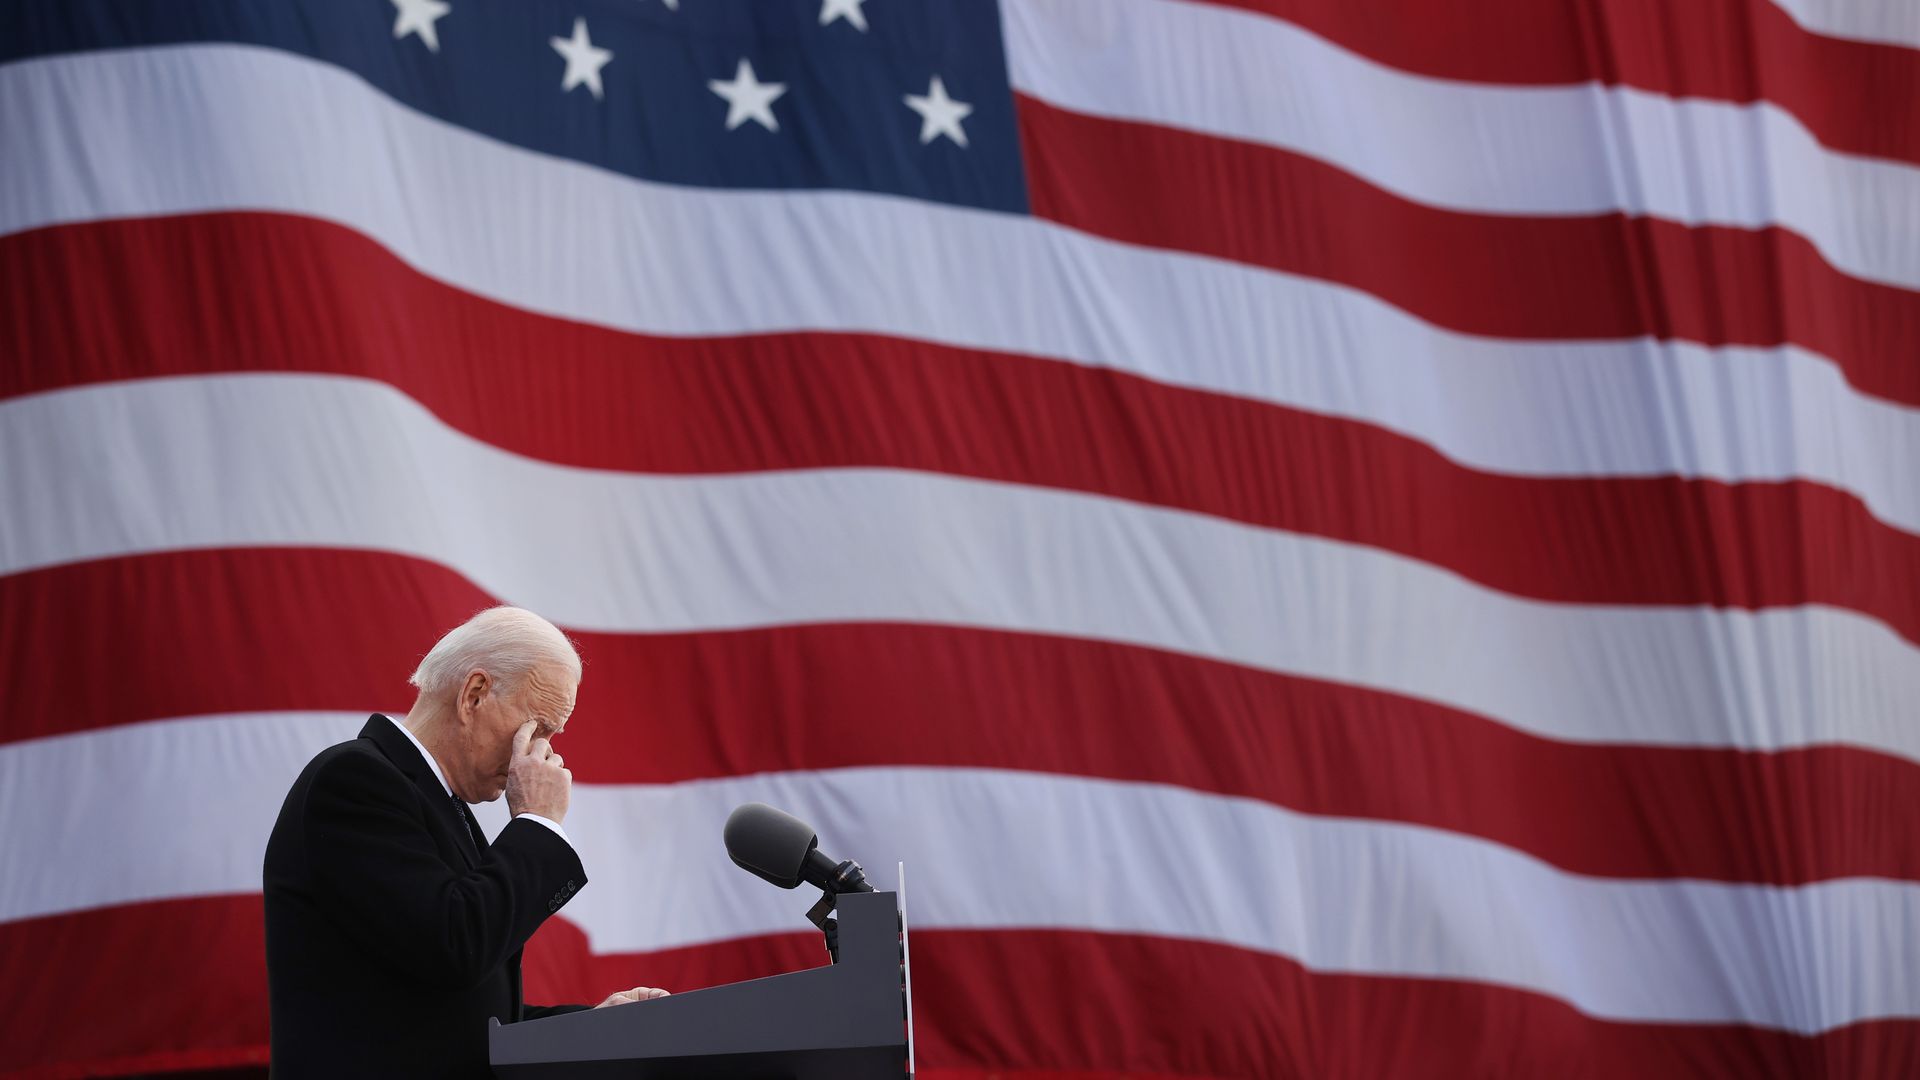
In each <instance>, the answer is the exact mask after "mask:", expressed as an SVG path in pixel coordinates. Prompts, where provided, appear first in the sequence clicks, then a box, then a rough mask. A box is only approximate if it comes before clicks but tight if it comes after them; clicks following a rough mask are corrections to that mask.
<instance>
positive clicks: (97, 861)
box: [0, 714, 1920, 1032]
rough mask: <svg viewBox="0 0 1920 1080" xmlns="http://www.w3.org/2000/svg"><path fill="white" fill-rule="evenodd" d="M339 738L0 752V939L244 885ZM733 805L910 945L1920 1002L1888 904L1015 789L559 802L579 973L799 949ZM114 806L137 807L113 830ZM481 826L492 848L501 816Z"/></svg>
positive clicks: (1852, 1011) (102, 737)
mask: <svg viewBox="0 0 1920 1080" xmlns="http://www.w3.org/2000/svg"><path fill="white" fill-rule="evenodd" d="M363 721H364V716H363V715H284V714H265V715H249V716H227V717H216V718H201V719H193V720H185V721H171V722H162V723H154V724H142V725H133V726H129V727H125V728H118V729H110V730H106V731H99V732H89V733H85V734H79V735H70V736H62V737H58V738H53V739H44V740H39V741H36V742H30V743H20V744H14V745H11V746H5V747H0V812H4V818H5V820H9V821H31V822H33V823H34V827H33V828H30V829H21V830H17V831H15V832H13V833H12V834H11V835H10V836H9V840H8V843H7V844H6V845H5V846H4V847H0V920H11V919H20V918H27V917H31V916H34V915H41V914H52V913H55V912H59V911H71V910H77V909H82V908H87V907H94V906H101V905H107V904H115V903H125V902H130V901H136V900H152V899H159V898H162V897H176V896H198V895H211V894H221V893H232V892H251V891H256V890H258V888H259V885H260V862H261V857H262V854H263V852H264V850H265V844H266V837H267V833H268V831H269V829H270V828H271V824H272V822H273V819H274V817H275V815H276V814H277V813H278V811H279V808H280V804H281V801H282V799H283V797H284V794H285V791H286V788H287V786H288V784H289V783H290V782H291V781H292V779H293V777H294V776H295V775H296V774H297V773H298V771H299V770H300V768H301V767H302V766H303V765H304V763H305V762H306V761H307V760H308V758H309V757H311V755H313V754H314V753H316V752H317V751H318V750H319V749H321V748H322V747H324V746H326V745H328V744H329V743H332V742H335V741H338V740H340V739H343V738H347V737H350V736H351V735H352V734H353V733H354V732H355V731H356V730H357V729H358V725H359V724H360V723H362V722H363ZM583 722H584V721H583ZM182 792H191V793H192V797H191V798H183V797H182V796H181V793H182ZM76 796H79V797H76ZM748 800H760V801H765V802H771V803H773V804H775V805H778V806H782V807H785V808H787V809H789V810H791V811H793V812H794V813H797V814H799V815H801V816H802V817H804V818H806V819H807V820H809V821H810V822H811V823H812V824H813V825H814V826H815V828H816V829H818V830H819V832H820V836H821V846H822V847H823V848H824V849H825V850H827V851H829V852H830V853H832V854H833V855H834V856H836V857H840V858H846V857H851V858H856V859H859V860H861V861H862V862H863V863H864V864H865V865H866V866H868V867H869V868H870V870H871V871H872V872H874V874H875V877H876V880H877V883H878V884H879V885H880V887H882V888H885V887H888V886H890V885H891V884H892V882H891V881H889V880H887V879H888V878H890V877H891V876H892V875H891V874H888V873H887V872H886V871H885V870H884V868H885V867H890V866H892V865H893V864H894V863H895V861H896V860H898V861H904V862H906V863H907V864H908V865H910V866H912V867H913V872H914V874H915V881H916V889H915V894H914V895H915V912H914V915H915V919H916V922H917V924H918V925H919V926H920V927H922V928H1013V927H1045V928H1070V929H1091V930H1100V931H1115V932H1133V933H1149V934H1156V935H1163V936H1168V937H1175V938H1186V939H1197V940H1206V941H1214V942H1221V943H1225V944H1228V945H1234V946H1239V947H1243V948H1248V949H1257V950H1260V951H1263V952H1270V953H1278V954H1281V955H1284V956H1289V957H1293V958H1295V959H1297V960H1299V961H1301V962H1302V963H1304V964H1305V965H1306V966H1307V967H1309V968H1312V969H1314V970H1317V971H1332V972H1354V973H1363V974H1369V975H1410V976H1429V977H1437V978H1451V979H1471V980H1476V981H1485V982H1491V983H1497V984H1501V985H1506V986H1513V987H1520V988H1524V989H1527V990H1533V991H1537V992H1540V993H1543V994H1550V995H1552V996H1554V997H1556V998H1560V999H1562V1000H1565V1001H1568V1002H1570V1003H1572V1004H1573V1005H1574V1006H1576V1007H1577V1008H1579V1009H1581V1010H1582V1011H1584V1012H1587V1013H1590V1014H1592V1015H1596V1016H1603V1017H1609V1018H1616V1019H1623V1020H1647V1021H1673V1022H1695V1023H1720V1022H1728V1023H1751V1024H1759V1025H1764V1026H1769V1027H1780V1028H1786V1029H1790V1030H1794V1031H1803V1032H1813V1031H1820V1030H1824V1029H1827V1028H1830V1027H1834V1026H1838V1025H1842V1024H1846V1023H1851V1022H1854V1021H1859V1020H1867V1019H1874V1018H1880V1017H1892V1016H1915V1015H1920V979H1916V976H1915V972H1914V968H1913V966H1912V965H1911V964H1908V963H1905V962H1904V958H1906V957H1911V956H1913V955H1915V954H1916V950H1920V885H1915V884H1913V883H1910V882H1889V881H1883V880H1876V879H1846V880H1840V881H1829V882H1821V883H1818V884H1812V885H1804V886H1797V887H1791V888H1782V887H1775V886H1761V885H1738V884H1725V883H1712V882H1693V881H1621V880H1611V879H1598V878H1587V877H1582V876H1579V875H1575V874H1569V873H1566V872H1565V871H1561V870H1558V869H1555V868H1553V867H1550V866H1548V865H1546V864H1544V863H1541V862H1539V861H1537V860H1535V859H1532V858H1529V857H1527V856H1525V855H1522V854H1520V853H1517V852H1515V851H1512V850H1510V849H1507V848H1503V847H1501V846H1499V845H1496V844H1492V843H1489V842H1487V841H1484V840H1479V839H1475V838H1471V837H1464V836H1459V835H1456V834H1452V833H1447V832H1442V831H1439V830H1434V829H1427V828H1421V827H1417V826H1409V825H1404V824H1395V823H1382V822H1367V821H1354V820H1348V819H1339V818H1318V817H1312V816H1308V815H1302V814H1297V813H1293V812H1290V811H1287V810H1283V809H1280V808H1278V807H1274V806H1271V805H1267V804H1264V803H1259V802H1256V801H1253V800H1248V799H1237V798H1230V797H1225V796H1219V795H1211V794H1203V793H1198V792H1192V791H1187V790H1182V789H1178V788H1171V787H1165V786H1160V785H1151V784H1126V783H1118V782H1113V781H1100V780H1091V779H1085V778H1078V777H1065V776H1054V775H1046V774H1039V773H1021V772H1004V771H995V770H973V769H933V768H866V769H844V770H831V771H826V772H818V773H776V774H769V775H761V776H751V777H731V778H726V779H721V780H711V781H697V782H688V783H682V784H675V785H663V786H625V785H620V786H613V785H609V786H592V785H582V786H580V787H577V788H576V789H575V791H574V798H573V808H572V810H571V812H570V813H569V814H568V815H567V821H566V827H567V831H568V833H569V834H570V835H571V836H572V837H573V838H574V841H575V843H576V844H577V846H578V850H579V851H580V854H581V857H582V861H583V862H584V863H585V864H586V867H587V874H588V876H589V878H590V883H589V884H588V886H587V887H586V888H585V889H584V890H582V892H581V893H580V894H579V895H578V896H576V897H575V898H574V900H573V901H572V903H570V904H569V905H568V906H567V908H566V910H565V915H566V917H567V918H568V919H569V920H571V921H573V922H575V923H576V924H578V925H579V926H581V927H582V928H583V929H584V930H585V932H586V934H587V937H588V940H589V943H590V945H591V947H592V949H593V950H594V951H595V952H596V953H602V954H605V953H628V952H644V951H652V950H657V949H668V948H675V947H680V946H686V945H694V944H700V943H705V942H712V941H718V940H724V939H728V938H735V937H742V936H747V935H752V934H761V933H772V932H779V931H793V930H800V929H804V924H803V922H802V921H801V913H802V909H803V908H804V907H805V905H806V902H807V900H808V898H807V897H805V896H800V895H797V894H795V893H788V892H782V891H780V890H777V889H774V888H771V887H769V886H767V885H765V884H764V883H762V882H760V881H758V880H756V879H754V878H751V877H749V876H747V875H746V874H745V873H743V872H742V871H740V870H738V869H736V868H735V867H734V866H733V865H732V864H731V863H729V862H728V860H727V858H726V856H725V854H724V851H723V849H722V846H721V843H720V825H721V823H722V822H723V821H724V820H725V819H726V815H727V812H728V811H729V810H731V809H732V808H733V807H734V806H735V805H737V804H739V803H741V802H746V801H748ZM142 807H145V808H165V812H164V813H139V812H133V813H129V812H128V811H129V808H133V809H134V810H136V811H137V810H138V809H139V808H142ZM484 810H485V813H486V816H487V821H488V825H489V831H497V829H498V828H499V826H500V824H501V822H502V819H503V818H504V816H505V811H504V809H502V808H501V807H500V806H499V805H498V804H495V805H492V806H489V807H486V808H484ZM50 812H51V814H52V816H51V817H50V816H49V815H50ZM76 851H84V852H87V853H88V857H87V858H85V859H79V860H76V859H74V858H73V857H72V853H73V852H76ZM661 867H672V868H673V873H671V874H662V873H661V872H660V868H661ZM54 868H58V872H53V870H54Z"/></svg>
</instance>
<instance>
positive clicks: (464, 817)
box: [447, 795, 481, 855]
mask: <svg viewBox="0 0 1920 1080" xmlns="http://www.w3.org/2000/svg"><path fill="white" fill-rule="evenodd" d="M447 798H449V799H452V800H453V812H454V814H455V815H456V816H458V817H459V818H460V824H462V825H465V826H466V827H467V839H469V840H471V841H473V852H474V854H476V855H478V854H479V853H480V848H481V844H480V830H479V828H477V827H476V826H475V825H474V823H473V815H471V814H469V813H467V804H466V803H464V802H461V801H460V796H458V795H448V796H447Z"/></svg>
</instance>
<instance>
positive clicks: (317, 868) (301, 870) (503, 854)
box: [264, 715, 587, 1080]
mask: <svg viewBox="0 0 1920 1080" xmlns="http://www.w3.org/2000/svg"><path fill="white" fill-rule="evenodd" d="M462 814H465V815H466V816H467V817H471V816H472V812H471V811H468V810H466V808H465V806H464V805H462V806H460V807H458V808H456V807H455V805H454V803H453V800H452V799H451V798H449V797H448V795H447V792H446V789H445V788H443V787H441V786H440V781H439V780H438V779H436V778H435V777H434V775H433V770H432V769H431V768H430V767H429V766H428V765H427V762H426V759H425V758H424V757H422V756H421V754H420V751H419V750H417V749H415V748H414V745H413V743H412V742H410V741H409V740H408V739H407V736H406V735H405V734H404V733H402V732H401V731H400V730H399V728H398V727H396V726H395V722H394V721H391V720H389V719H387V718H386V717H384V716H378V715H376V716H374V717H373V718H372V719H371V720H369V721H368V722H367V726H366V727H365V728H363V729H361V731H360V737H359V738H357V739H355V740H353V741H352V742H344V743H341V744H339V745H338V746H331V747H328V748H327V749H326V750H323V751H321V752H320V755H319V756H318V757H316V758H314V759H313V761H311V762H310V763H308V765H307V767H306V769H305V770H304V771H303V772H301V774H300V778H299V779H298V780H296V781H294V783H293V790H291V791H289V792H288V793H287V801H286V803H285V804H284V805H283V806H282V807H281V808H280V818H279V820H278V821H276V822H274V826H273V836H272V838H271V839H269V840H268V841H267V858H266V866H265V874H264V877H265V892H266V912H267V987H268V992H269V997H270V999H271V1007H272V1023H273V1027H272V1041H273V1076H274V1077H275V1078H276V1080H297V1078H300V1077H325V1078H327V1080H338V1078H343V1077H362V1076H366V1077H377V1076H405V1077H485V1076H489V1075H491V1073H490V1070H489V1069H488V1068H487V1019H488V1018H489V1017H496V1016H497V1017H499V1018H500V1021H501V1023H508V1022H511V1021H514V1020H521V1019H532V1018H534V1017H538V1016H543V1015H547V1014H549V1013H553V1012H564V1011H571V1010H573V1009H581V1008H585V1007H586V1006H583V1005H563V1006H556V1007H552V1008H543V1007H540V1006H525V1005H523V1004H522V1003H521V1000H520V950H521V946H523V945H524V944H526V940H527V938H529V937H531V936H532V935H533V932H534V930H536V929H537V928H538V927H539V926H540V923H541V922H542V921H543V920H545V919H546V917H547V916H549V915H551V914H553V913H554V912H556V911H558V910H560V907H561V906H562V905H563V904H565V903H566V902H567V900H569V899H571V898H572V896H573V894H574V893H575V892H576V891H578V890H579V888H580V886H582V885H584V884H586V881H587V875H586V872H585V870H584V869H582V867H581V865H580V859H579V856H577V855H575V854H574V852H573V848H572V847H570V846H568V844H567V842H566V841H564V840H562V839H561V838H560V837H559V836H557V835H555V834H554V832H553V830H551V829H549V828H547V827H546V826H544V825H542V824H540V823H539V822H537V821H520V820H516V821H512V822H509V823H508V824H507V827H506V828H505V829H503V830H501V832H500V835H499V837H498V838H496V839H495V841H494V842H493V844H492V845H491V846H487V844H486V841H485V840H484V839H481V840H479V841H478V843H477V844H476V842H475V839H474V837H473V835H472V834H470V833H469V832H468V829H467V825H466V823H465V821H463V820H462V816H461V815H462ZM478 831H479V830H478V828H477V827H476V828H475V829H474V832H478Z"/></svg>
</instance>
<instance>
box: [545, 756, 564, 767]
mask: <svg viewBox="0 0 1920 1080" xmlns="http://www.w3.org/2000/svg"><path fill="white" fill-rule="evenodd" d="M547 764H549V765H551V766H553V767H554V768H556V769H559V768H564V767H565V766H566V764H567V759H566V758H563V757H561V756H560V755H559V754H555V755H553V756H552V757H550V758H548V759H547Z"/></svg>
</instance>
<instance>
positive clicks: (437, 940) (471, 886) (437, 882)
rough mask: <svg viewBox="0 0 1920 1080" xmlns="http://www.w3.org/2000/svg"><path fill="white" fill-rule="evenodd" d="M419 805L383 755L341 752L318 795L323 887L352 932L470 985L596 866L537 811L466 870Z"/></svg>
mask: <svg viewBox="0 0 1920 1080" xmlns="http://www.w3.org/2000/svg"><path fill="white" fill-rule="evenodd" d="M420 809H421V808H420V803H419V801H418V800H417V799H415V798H413V797H412V795H411V793H410V792H408V791H407V790H406V789H405V788H403V787H400V786H398V785H396V784H395V783H394V780H393V775H392V772H391V770H390V767H388V766H387V765H385V764H384V763H383V762H379V761H375V760H373V759H370V758H367V757H364V756H357V755H345V756H342V757H339V758H337V759H335V760H334V761H332V762H330V763H329V764H328V766H327V767H326V769H324V770H323V771H322V772H321V773H320V774H319V775H317V776H315V777H314V778H313V783H312V786H311V788H310V789H309V791H308V795H307V808H306V814H305V819H304V823H305V833H306V846H307V855H308V859H309V861H310V866H311V869H312V873H313V876H314V887H315V890H316V892H317V893H318V894H319V895H320V897H321V898H322V902H324V903H326V904H328V905H329V909H330V910H332V911H334V912H336V913H337V914H338V916H339V918H340V919H341V921H342V923H343V924H344V925H345V926H346V928H347V931H348V933H350V934H352V935H354V936H356V937H358V938H360V939H361V940H363V941H364V942H365V943H366V944H367V945H368V946H369V947H370V948H372V949H373V950H374V951H375V952H377V953H378V954H379V955H382V956H385V957H388V958H389V959H390V960H391V961H392V963H393V964H394V966H395V967H397V968H399V969H401V970H403V971H405V972H407V973H408V974H410V975H412V976H414V977H416V978H424V979H425V980H427V981H428V982H430V983H433V984H435V985H441V986H446V987H450V988H460V987H466V986H471V985H473V984H475V983H477V982H479V981H480V980H481V979H482V978H484V977H485V976H486V974H487V972H489V971H492V970H493V969H494V968H496V967H498V966H499V965H500V964H501V963H503V962H504V961H505V960H506V959H507V958H508V957H509V956H511V955H513V953H514V952H516V951H518V950H519V949H520V947H521V946H522V945H524V944H526V941H527V939H528V938H529V937H532V936H533V932H534V931H535V930H536V929H538V928H539V926H540V924H541V922H543V921H544V920H545V919H546V917H547V916H548V915H550V914H552V913H553V912H555V911H558V910H559V909H560V907H561V906H563V905H564V904H565V902H566V901H567V900H568V899H571V898H572V895H573V894H574V893H575V892H577V891H578V890H579V888H580V887H581V886H582V885H584V884H586V880H587V875H586V871H585V869H584V868H583V867H582V866H581V865H580V857H579V856H578V855H576V854H575V853H574V851H573V848H572V847H570V846H569V845H568V844H567V843H566V841H564V840H562V839H560V838H559V837H558V836H556V835H554V833H553V832H552V831H550V830H548V829H546V828H543V827H541V826H540V825H539V824H537V823H535V822H531V821H510V822H508V823H507V827H506V828H505V829H502V830H501V832H500V836H499V838H498V839H497V840H495V841H494V843H493V846H492V848H490V849H489V850H488V852H487V854H486V857H485V858H483V859H482V860H481V861H480V862H479V864H477V865H476V866H474V867H473V868H472V869H470V870H467V871H465V872H461V871H457V870H455V869H454V868H453V867H451V866H448V865H447V864H446V862H445V861H443V860H442V859H441V857H440V854H439V851H438V849H437V848H436V847H435V845H434V842H433V837H432V835H431V834H430V833H429V832H428V829H427V824H426V822H425V820H424V819H423V818H422V817H421V816H420Z"/></svg>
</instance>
